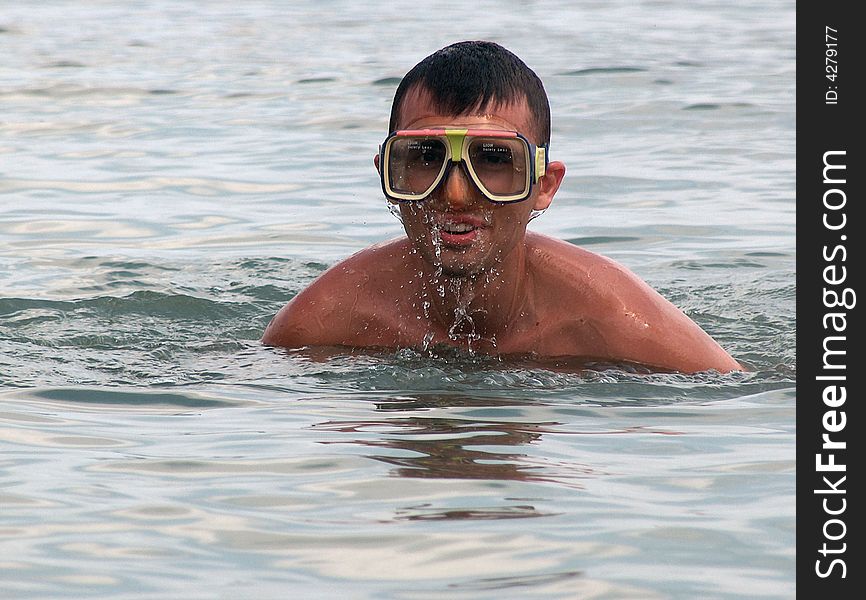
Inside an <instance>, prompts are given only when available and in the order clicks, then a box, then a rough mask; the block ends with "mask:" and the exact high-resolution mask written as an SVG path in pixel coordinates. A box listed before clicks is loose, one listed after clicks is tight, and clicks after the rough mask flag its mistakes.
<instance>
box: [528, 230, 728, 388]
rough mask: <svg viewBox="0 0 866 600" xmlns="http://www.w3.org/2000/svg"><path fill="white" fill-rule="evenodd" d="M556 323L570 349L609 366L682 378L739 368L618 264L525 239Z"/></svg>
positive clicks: (550, 241)
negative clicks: (583, 347)
mask: <svg viewBox="0 0 866 600" xmlns="http://www.w3.org/2000/svg"><path fill="white" fill-rule="evenodd" d="M528 241H529V242H530V244H529V246H528V247H529V250H530V254H529V256H530V258H531V261H532V264H533V266H534V270H535V273H536V278H537V280H538V281H539V282H541V285H542V287H543V292H542V293H543V294H545V296H547V298H548V300H549V302H548V304H547V305H548V307H549V310H550V313H549V314H551V315H553V319H552V320H553V321H555V322H558V323H559V326H560V327H561V331H562V332H563V333H562V335H563V336H564V337H565V338H566V339H571V340H573V343H576V344H580V340H582V339H586V338H587V337H588V336H591V337H592V343H593V347H594V348H600V349H603V351H604V353H605V354H606V356H599V357H598V358H611V359H621V360H628V361H632V362H636V363H642V364H646V365H649V366H653V367H659V368H663V369H670V370H674V371H682V372H697V371H705V370H709V369H716V370H718V371H723V372H727V371H731V370H739V369H740V368H741V367H740V365H739V364H738V363H737V362H736V361H735V360H734V359H733V358H731V357H730V355H728V353H727V352H725V351H724V350H723V349H722V348H721V347H720V346H719V344H718V343H716V342H715V340H713V339H712V338H711V337H710V336H709V335H708V334H707V333H706V332H704V331H703V330H702V329H701V328H700V327H699V326H698V325H697V324H696V323H695V322H694V321H692V319H690V318H689V317H688V316H687V315H686V314H685V313H684V312H682V311H681V310H680V309H679V308H677V307H676V306H674V305H673V304H672V303H671V302H669V301H668V300H667V299H665V298H664V297H663V296H662V295H661V294H659V293H658V292H657V291H656V290H654V289H653V288H652V287H651V286H650V285H649V284H647V283H646V282H645V281H644V280H643V279H641V278H640V277H638V276H637V275H636V274H635V273H633V272H632V271H631V270H629V269H628V268H626V267H625V266H623V265H621V264H620V263H618V262H616V261H614V260H612V259H610V258H607V257H604V256H601V255H599V254H596V253H593V252H590V251H588V250H586V249H583V248H579V247H577V246H574V245H573V244H570V243H568V242H565V241H562V240H556V239H554V238H550V237H547V236H539V235H537V234H534V235H532V236H531V237H530V238H528Z"/></svg>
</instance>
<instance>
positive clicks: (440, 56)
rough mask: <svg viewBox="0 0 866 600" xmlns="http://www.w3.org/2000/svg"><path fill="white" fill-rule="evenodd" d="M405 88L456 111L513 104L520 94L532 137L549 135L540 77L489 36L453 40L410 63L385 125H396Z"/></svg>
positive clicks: (393, 127)
mask: <svg viewBox="0 0 866 600" xmlns="http://www.w3.org/2000/svg"><path fill="white" fill-rule="evenodd" d="M410 91H418V92H424V93H427V94H429V95H430V99H431V101H432V102H433V104H434V105H436V106H437V107H439V108H441V109H442V110H443V111H445V112H446V113H447V114H451V115H455V116H457V115H467V114H472V113H474V112H475V111H477V110H483V109H485V108H488V107H491V106H496V105H503V104H516V103H518V102H520V101H521V100H523V99H524V98H525V99H526V104H527V106H528V107H529V111H530V113H531V114H532V122H533V128H534V131H533V132H532V134H533V135H534V137H536V141H537V142H538V143H539V144H546V143H548V142H549V141H550V103H549V101H548V99H547V93H546V92H545V91H544V85H543V84H542V83H541V79H539V77H538V75H536V74H535V72H534V71H533V70H532V69H530V68H529V67H528V66H526V63H524V62H523V61H522V60H520V58H518V57H517V56H516V55H515V54H513V53H512V52H510V51H509V50H506V49H505V48H503V47H502V46H500V45H499V44H496V43H494V42H485V41H467V42H457V43H456V44H451V45H450V46H446V47H444V48H442V49H441V50H438V51H436V52H434V53H433V54H431V55H430V56H428V57H427V58H425V59H424V60H422V61H421V62H419V63H418V64H417V65H415V66H414V67H412V70H410V71H409V72H408V73H406V76H405V77H403V80H402V81H401V82H400V85H399V86H397V91H396V92H395V93H394V102H393V104H392V105H391V121H390V124H389V131H395V130H396V128H397V123H398V121H399V120H400V116H401V115H400V110H401V108H402V104H403V100H404V99H405V97H406V95H407V94H408V93H409V92H410Z"/></svg>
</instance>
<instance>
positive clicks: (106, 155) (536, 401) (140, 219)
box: [0, 0, 796, 599]
mask: <svg viewBox="0 0 866 600" xmlns="http://www.w3.org/2000/svg"><path fill="white" fill-rule="evenodd" d="M794 19H795V14H794V3H793V2H781V1H770V2H767V1H762V2H745V3H744V2H739V3H730V2H715V1H706V2H673V1H672V2H665V1H660V0H645V1H641V2H625V1H620V2H616V1H615V2H589V1H588V2H574V3H565V2H546V1H539V2H507V1H506V2H497V1H493V0H482V1H480V2H476V3H472V4H471V5H469V4H465V3H457V2H445V3H436V4H430V5H426V4H425V5H419V4H418V3H414V2H375V1H374V2H366V3H354V2H349V1H336V0H323V1H322V2H317V3H304V2H278V1H276V0H271V1H267V0H260V1H252V2H243V3H239V2H229V1H227V0H226V1H222V0H218V1H213V2H206V3H205V2H201V3H178V2H169V1H167V0H166V1H160V0H142V1H139V2H117V1H101V2H84V3H83V2H74V1H71V0H68V1H61V0H55V1H46V2H40V3H29V2H28V3H13V2H4V3H2V10H0V57H2V58H0V597H3V598H82V597H86V598H96V597H111V598H180V597H183V598H233V599H234V598H347V597H351V598H376V599H381V598H406V599H414V598H443V597H448V598H471V599H476V598H517V597H521V598H523V597H531V598H639V599H648V598H689V599H693V598H779V599H782V598H791V597H792V596H793V590H794V584H793V580H794V563H795V560H794V482H795V474H794V431H795V428H794V407H795V401H796V400H795V388H794V382H795V375H796V374H795V370H794V363H795V351H794V341H795V321H794V297H795V288H794V138H795V129H794V90H795V87H794V73H795V61H794V58H795V53H794ZM461 39H490V40H494V41H497V42H500V43H502V44H503V45H505V46H506V47H508V48H510V49H511V50H513V51H515V52H516V53H517V54H518V55H519V56H521V57H522V58H523V59H524V60H525V61H526V62H527V63H528V64H529V65H530V66H531V67H533V68H534V69H535V70H536V71H537V72H538V74H539V75H540V76H541V78H542V79H543V80H544V82H545V86H546V88H547V91H548V93H549V95H550V101H551V106H552V111H553V137H552V142H551V149H550V154H551V158H552V159H554V160H561V161H563V162H565V163H566V165H567V167H568V173H567V175H566V179H565V180H564V182H563V185H562V188H561V190H560V192H559V193H558V194H557V196H556V199H555V201H554V203H553V205H552V206H551V208H550V209H549V210H548V211H547V213H546V214H544V215H543V216H541V217H539V218H538V219H535V220H534V221H532V223H531V224H530V228H531V229H533V230H535V231H539V232H542V233H546V234H549V235H553V236H556V237H559V238H562V239H566V240H568V241H570V242H572V243H574V244H578V245H581V246H583V247H585V248H588V249H590V250H592V251H595V252H599V253H602V254H604V255H606V256H609V257H611V258H613V259H615V260H618V261H619V262H621V263H623V264H624V265H626V266H627V267H628V268H630V269H631V270H633V271H634V272H636V273H637V274H638V275H639V276H640V277H642V278H643V279H645V280H646V281H648V282H649V283H650V284H651V285H652V286H654V287H655V288H656V289H658V290H659V291H660V292H661V293H662V294H663V295H664V296H665V297H667V298H668V299H670V300H671V301H672V302H674V303H675V304H676V305H677V306H679V307H680V308H682V309H683V310H684V311H685V312H686V313H687V314H688V315H689V316H690V317H691V318H692V319H694V320H695V321H696V322H697V323H698V324H700V325H701V326H702V327H703V328H704V329H705V330H706V331H708V332H709V333H710V334H711V335H713V336H714V337H715V338H716V339H717V340H718V341H719V342H720V343H721V344H722V345H723V346H724V347H725V348H726V349H727V350H728V351H729V352H730V353H731V354H732V355H733V356H734V357H735V358H737V359H738V360H740V361H741V362H742V363H743V364H744V365H746V366H747V367H748V371H747V372H744V373H734V374H728V375H719V374H714V373H706V374H700V375H695V376H685V375H677V374H645V373H639V372H634V371H633V370H629V369H624V368H620V369H618V368H613V369H602V368H598V369H589V370H587V371H584V372H582V373H577V372H572V371H569V370H567V369H558V368H555V367H552V366H550V365H544V364H531V363H507V362H502V361H498V360H496V359H492V358H485V357H483V356H465V355H453V356H452V355H447V353H446V354H445V355H438V356H435V357H431V356H427V355H425V354H424V353H419V352H415V351H411V350H401V351H396V352H383V353H353V352H350V351H348V350H347V351H345V352H338V353H336V354H333V353H330V354H329V353H316V352H312V353H310V352H307V353H298V352H287V351H284V350H279V349H272V348H266V347H262V346H261V345H260V343H259V341H258V340H259V337H260V335H261V333H262V331H263V329H264V327H265V326H266V325H267V323H268V321H269V319H270V318H271V317H272V316H273V315H274V313H275V312H276V311H277V310H278V309H279V308H280V307H281V306H282V305H283V304H284V303H285V302H286V301H288V300H289V299H290V298H292V297H293V296H294V295H295V294H296V293H297V292H298V291H300V290H301V289H303V288H304V287H305V286H306V285H307V284H309V283H310V282H311V281H312V280H313V279H314V278H315V277H317V276H318V275H319V274H321V273H322V272H323V271H324V270H325V269H326V268H327V267H328V266H330V265H332V264H334V263H335V262H336V261H338V260H340V259H342V258H344V257H346V256H348V255H349V254H351V253H353V252H355V251H357V250H359V249H361V248H363V247H365V246H366V245H368V244H370V243H373V242H378V241H382V240H385V239H389V238H392V237H395V236H398V235H401V229H400V224H399V222H397V221H396V220H395V219H394V218H393V216H392V215H391V214H390V213H389V211H388V209H387V207H386V205H385V202H384V200H383V199H382V194H381V190H380V188H379V183H378V179H377V175H376V172H375V170H374V167H373V164H372V158H373V155H374V153H375V152H376V148H377V144H379V143H380V142H381V141H382V140H383V139H384V137H385V135H386V134H387V133H388V132H387V120H388V111H389V109H390V102H391V99H392V96H393V93H394V89H395V87H396V85H397V83H398V82H399V78H400V77H402V75H403V74H404V73H405V72H406V71H407V70H408V69H409V68H410V67H411V66H412V65H414V64H415V63H416V62H417V61H418V60H420V59H421V58H423V57H424V56H426V55H428V54H429V53H431V52H433V51H435V50H436V49H438V48H440V47H442V46H444V45H446V44H448V43H451V42H454V41H458V40H461Z"/></svg>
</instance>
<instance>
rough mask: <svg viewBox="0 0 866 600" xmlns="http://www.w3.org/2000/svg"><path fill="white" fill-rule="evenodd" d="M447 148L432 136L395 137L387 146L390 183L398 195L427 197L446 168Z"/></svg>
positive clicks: (441, 141)
mask: <svg viewBox="0 0 866 600" xmlns="http://www.w3.org/2000/svg"><path fill="white" fill-rule="evenodd" d="M447 156H448V154H447V148H446V146H445V143H444V142H443V140H441V139H438V138H433V137H395V138H393V139H392V140H391V144H390V146H389V149H388V184H389V186H390V188H391V190H392V191H394V192H396V193H398V194H411V195H417V196H425V195H426V194H427V193H429V191H430V188H432V187H433V186H434V185H435V184H436V182H437V180H438V179H439V176H440V175H441V174H442V171H443V169H444V168H445V161H446V158H447Z"/></svg>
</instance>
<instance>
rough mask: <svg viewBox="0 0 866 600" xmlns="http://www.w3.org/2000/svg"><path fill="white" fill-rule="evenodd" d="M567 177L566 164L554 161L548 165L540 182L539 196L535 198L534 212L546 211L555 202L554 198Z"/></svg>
mask: <svg viewBox="0 0 866 600" xmlns="http://www.w3.org/2000/svg"><path fill="white" fill-rule="evenodd" d="M563 177H565V163H562V162H559V161H558V160H557V161H553V162H551V163H549V164H548V165H547V169H545V172H544V177H542V178H541V179H539V180H538V184H537V185H538V195H537V196H536V197H535V205H534V206H533V207H532V208H533V209H534V210H545V209H547V207H548V206H550V203H551V202H553V196H554V194H556V190H558V189H559V184H561V183H562V178H563Z"/></svg>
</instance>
